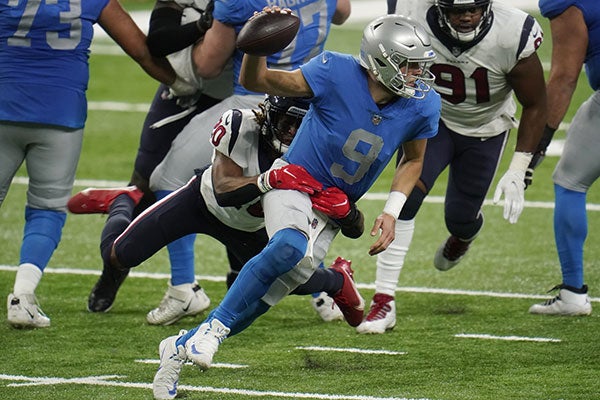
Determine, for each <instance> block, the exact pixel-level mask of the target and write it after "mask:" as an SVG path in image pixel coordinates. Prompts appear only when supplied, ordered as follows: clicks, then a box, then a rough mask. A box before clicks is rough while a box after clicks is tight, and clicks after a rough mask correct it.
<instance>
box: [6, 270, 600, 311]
mask: <svg viewBox="0 0 600 400" xmlns="http://www.w3.org/2000/svg"><path fill="white" fill-rule="evenodd" d="M17 268H18V266H16V265H0V271H8V272H16V271H17ZM44 273H45V274H66V275H96V276H99V275H100V271H98V270H91V269H81V268H52V267H47V268H46V269H44ZM129 277H130V278H144V279H160V280H166V279H169V278H170V277H171V275H170V274H165V273H154V272H138V271H131V273H130V274H129ZM196 279H198V280H200V281H209V282H225V277H224V276H214V275H196ZM356 286H357V287H358V288H359V289H363V290H364V289H371V290H374V289H375V284H374V283H356ZM396 292H405V293H428V294H447V295H457V296H481V297H495V298H505V299H534V300H538V299H548V298H550V297H552V296H551V295H548V294H545V295H540V294H527V293H509V292H493V291H480V290H463V289H444V288H430V287H411V286H398V287H397V288H396ZM590 301H592V302H600V297H591V298H590Z"/></svg>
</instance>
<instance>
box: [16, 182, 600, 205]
mask: <svg viewBox="0 0 600 400" xmlns="http://www.w3.org/2000/svg"><path fill="white" fill-rule="evenodd" d="M12 183H14V184H16V185H27V184H28V183H29V178H27V177H25V176H15V177H14V178H13V180H12ZM127 184H128V182H126V181H109V180H95V179H76V180H75V186H80V187H90V186H92V187H99V188H102V187H121V186H127ZM388 195H389V193H377V192H373V193H367V194H365V195H364V196H363V197H361V200H368V201H370V200H381V201H386V200H387V198H388ZM424 202H425V203H432V204H444V196H427V197H425V200H424ZM524 204H525V207H526V208H545V209H550V210H551V209H554V202H550V201H527V200H526V201H525V203H524ZM483 205H484V206H495V207H504V204H503V203H502V202H500V203H498V204H494V203H493V202H492V200H485V201H484V202H483ZM585 208H586V209H587V210H588V211H600V204H593V203H588V204H586V206H585Z"/></svg>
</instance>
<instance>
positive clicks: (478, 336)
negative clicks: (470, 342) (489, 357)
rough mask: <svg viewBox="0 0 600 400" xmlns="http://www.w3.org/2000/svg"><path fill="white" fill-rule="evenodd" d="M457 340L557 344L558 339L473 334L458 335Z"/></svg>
mask: <svg viewBox="0 0 600 400" xmlns="http://www.w3.org/2000/svg"><path fill="white" fill-rule="evenodd" d="M454 337H457V338H468V339H488V340H509V341H516V342H552V343H559V342H561V340H560V339H553V338H541V337H527V336H494V335H488V334H475V333H459V334H456V335H454Z"/></svg>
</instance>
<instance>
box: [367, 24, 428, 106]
mask: <svg viewBox="0 0 600 400" xmlns="http://www.w3.org/2000/svg"><path fill="white" fill-rule="evenodd" d="M359 58H360V64H361V65H362V66H363V67H364V68H366V69H367V70H369V71H371V72H372V73H373V75H375V77H376V78H377V80H378V81H379V82H381V84H382V85H384V86H385V87H386V88H388V89H389V90H390V91H391V92H393V93H395V94H397V95H398V96H402V97H412V98H417V99H422V98H424V97H425V95H426V93H427V92H428V91H429V90H431V82H433V80H434V79H435V77H434V76H433V74H432V73H431V72H430V71H429V67H430V65H431V63H432V62H433V60H435V58H436V55H435V52H434V51H433V49H432V47H431V41H430V40H429V35H428V34H427V32H425V30H424V29H423V28H422V27H421V26H420V25H419V24H418V23H417V22H416V21H414V20H412V19H410V18H408V17H404V16H402V15H385V16H382V17H379V18H377V19H375V20H374V21H372V22H371V23H369V25H367V27H366V28H365V30H364V32H363V37H362V42H361V43H360V57H359ZM414 63H418V64H419V66H420V70H421V72H420V74H419V75H418V76H413V75H408V68H407V67H408V66H409V64H414ZM403 69H404V72H403ZM415 78H416V79H417V80H416V81H415Z"/></svg>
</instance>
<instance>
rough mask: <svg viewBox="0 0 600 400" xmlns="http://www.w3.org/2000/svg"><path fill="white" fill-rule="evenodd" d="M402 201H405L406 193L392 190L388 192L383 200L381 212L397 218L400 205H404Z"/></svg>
mask: <svg viewBox="0 0 600 400" xmlns="http://www.w3.org/2000/svg"><path fill="white" fill-rule="evenodd" d="M404 203H406V195H405V194H404V193H402V192H399V191H396V190H394V191H392V192H390V194H389V196H388V199H387V201H386V202H385V207H383V212H384V213H386V214H389V215H391V216H392V217H394V218H396V219H397V218H398V217H399V216H400V211H402V207H404Z"/></svg>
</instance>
